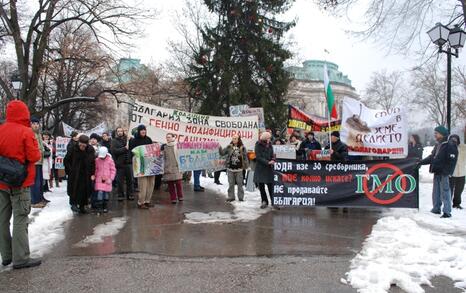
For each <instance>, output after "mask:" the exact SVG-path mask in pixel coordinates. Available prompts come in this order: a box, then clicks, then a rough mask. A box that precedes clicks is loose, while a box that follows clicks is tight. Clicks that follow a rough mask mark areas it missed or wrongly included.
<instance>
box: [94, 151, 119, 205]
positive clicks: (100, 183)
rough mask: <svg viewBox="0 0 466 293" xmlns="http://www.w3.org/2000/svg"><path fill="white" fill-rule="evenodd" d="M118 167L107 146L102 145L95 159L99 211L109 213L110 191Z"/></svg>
mask: <svg viewBox="0 0 466 293" xmlns="http://www.w3.org/2000/svg"><path fill="white" fill-rule="evenodd" d="M115 175H116V168H115V163H114V162H113V159H112V156H111V155H110V154H109V153H108V149H107V148H106V147H104V146H103V147H100V148H99V153H98V156H97V158H96V159H95V191H96V192H97V202H96V209H97V212H98V213H101V212H103V213H107V212H108V208H107V203H108V197H109V193H110V192H111V191H112V181H113V179H115Z"/></svg>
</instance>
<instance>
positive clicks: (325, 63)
mask: <svg viewBox="0 0 466 293" xmlns="http://www.w3.org/2000/svg"><path fill="white" fill-rule="evenodd" d="M324 53H326V55H325V58H324V70H325V73H326V74H327V75H328V73H327V55H328V54H330V52H329V51H328V50H327V49H324ZM328 82H329V83H330V78H329V81H328ZM324 95H325V100H326V104H327V117H328V129H327V133H328V142H329V146H330V149H329V151H331V150H332V137H331V135H330V134H331V133H332V132H331V131H330V124H331V122H330V116H331V113H330V111H329V109H328V97H327V89H326V88H325V81H324Z"/></svg>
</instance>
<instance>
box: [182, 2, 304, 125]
mask: <svg viewBox="0 0 466 293" xmlns="http://www.w3.org/2000/svg"><path fill="white" fill-rule="evenodd" d="M293 2H294V0H204V3H205V4H206V5H207V7H208V9H209V10H210V12H212V13H213V14H215V15H217V16H218V21H217V22H216V25H215V26H213V27H209V26H205V27H204V28H202V29H201V33H202V36H203V42H204V46H203V47H202V48H200V49H199V51H198V52H197V53H196V54H195V56H194V60H195V62H194V64H191V65H190V69H191V76H190V77H189V78H187V81H188V83H189V84H190V88H191V92H190V94H191V96H192V97H193V98H194V99H197V100H200V102H201V108H200V112H201V113H202V114H209V115H227V114H228V113H229V107H230V106H232V105H238V104H247V105H249V106H251V107H263V108H264V114H265V116H266V117H265V119H266V123H267V126H269V127H280V126H283V125H284V123H285V120H286V117H287V110H286V105H285V104H284V99H285V94H286V91H287V88H288V84H289V82H290V77H289V75H288V73H287V72H286V71H285V70H284V69H283V63H284V62H285V61H286V60H287V59H289V58H290V57H291V53H290V52H289V51H288V50H286V49H285V48H284V45H283V42H282V38H283V34H284V33H285V32H286V31H288V30H289V29H290V28H291V27H292V26H294V25H295V23H294V22H280V21H277V20H276V18H275V17H276V16H277V15H279V14H281V13H283V12H285V11H287V10H288V9H289V8H290V6H291V4H292V3H293Z"/></svg>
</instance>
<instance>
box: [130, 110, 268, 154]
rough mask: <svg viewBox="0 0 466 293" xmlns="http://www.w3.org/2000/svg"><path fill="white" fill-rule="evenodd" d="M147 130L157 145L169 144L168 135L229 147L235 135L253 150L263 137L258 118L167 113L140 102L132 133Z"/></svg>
mask: <svg viewBox="0 0 466 293" xmlns="http://www.w3.org/2000/svg"><path fill="white" fill-rule="evenodd" d="M140 124H144V125H146V126H147V135H148V136H150V137H151V138H152V140H153V141H158V142H162V141H165V136H166V135H167V134H168V133H173V134H175V135H176V141H177V142H196V141H218V142H219V143H220V144H221V145H223V146H225V145H227V144H229V143H230V141H231V137H232V136H233V135H235V134H238V135H239V136H241V140H242V141H243V144H244V145H245V146H246V147H247V148H248V149H253V148H254V145H255V143H256V141H257V140H258V136H259V131H258V129H259V126H258V118H257V116H250V117H218V116H208V115H201V114H196V113H189V112H183V111H179V110H174V109H167V108H162V107H158V106H154V105H151V104H147V103H143V102H139V101H136V102H135V104H134V106H133V113H132V115H131V123H130V127H131V129H133V128H136V127H137V126H138V125H140Z"/></svg>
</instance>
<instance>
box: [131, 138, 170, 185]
mask: <svg viewBox="0 0 466 293" xmlns="http://www.w3.org/2000/svg"><path fill="white" fill-rule="evenodd" d="M132 153H133V174H134V177H145V176H153V175H160V174H163V167H164V165H163V163H164V162H163V153H162V152H161V149H160V144H158V143H153V144H147V145H141V146H138V147H135V148H134V149H133V150H132Z"/></svg>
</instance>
